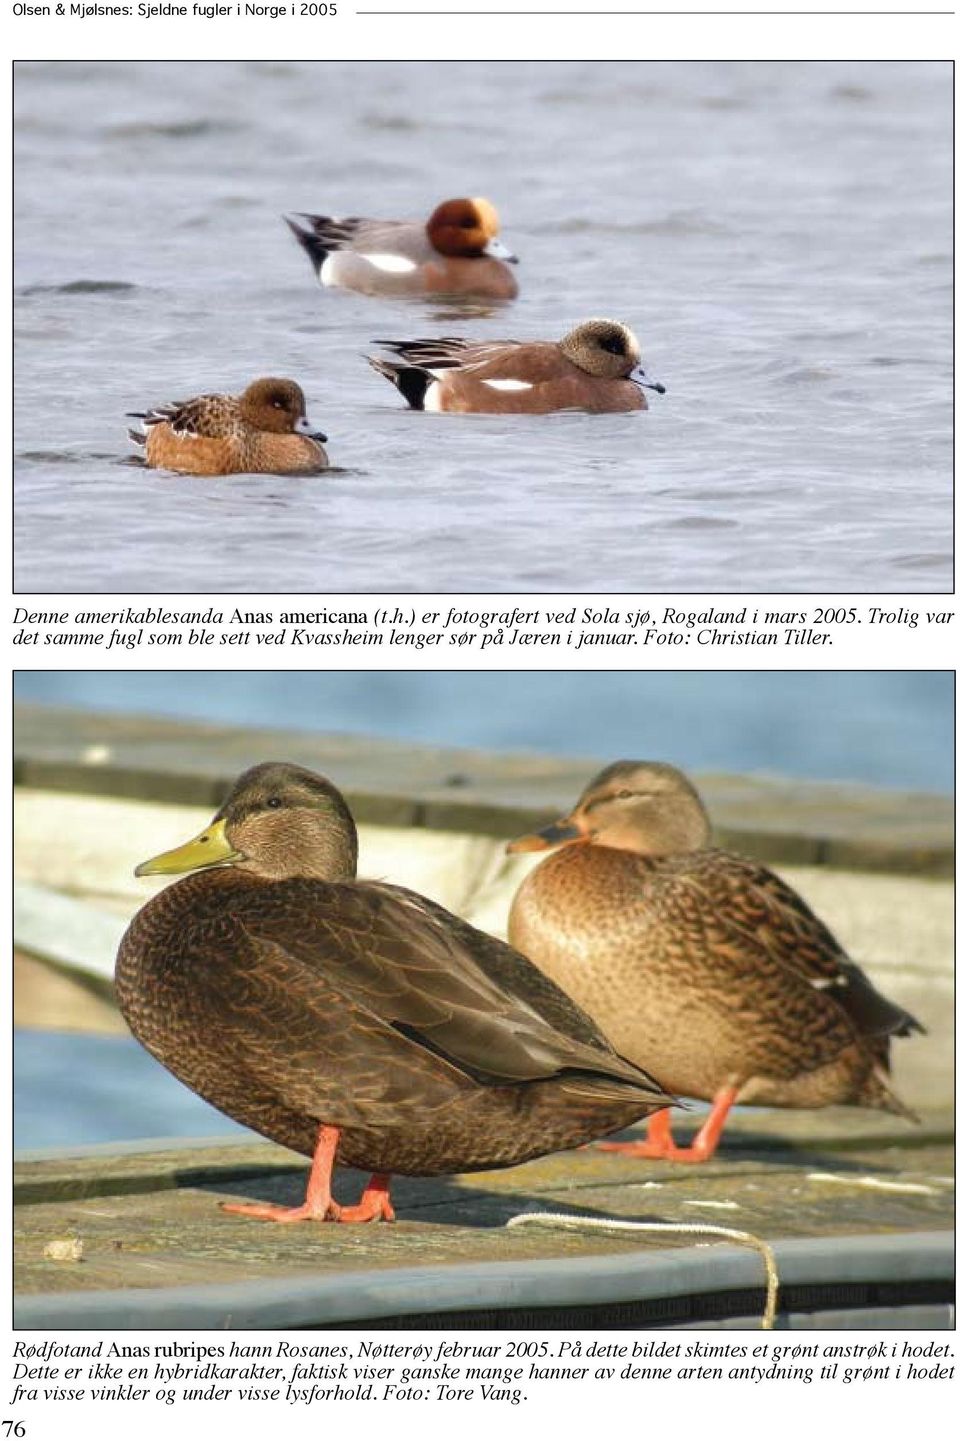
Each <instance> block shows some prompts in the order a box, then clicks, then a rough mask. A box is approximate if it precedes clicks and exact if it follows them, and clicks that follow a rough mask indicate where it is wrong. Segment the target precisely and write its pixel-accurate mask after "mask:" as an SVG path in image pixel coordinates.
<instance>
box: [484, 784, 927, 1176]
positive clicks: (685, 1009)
mask: <svg viewBox="0 0 960 1441" xmlns="http://www.w3.org/2000/svg"><path fill="white" fill-rule="evenodd" d="M508 850H510V851H537V850H552V851H553V852H554V854H553V855H551V856H549V857H548V858H547V859H546V860H544V861H543V862H542V863H541V864H540V865H539V866H538V867H537V868H536V870H534V871H532V872H531V873H530V875H529V876H527V878H526V880H525V881H524V882H523V884H522V885H521V886H520V888H519V890H518V892H517V895H516V897H515V899H514V902H513V907H512V909H511V913H510V925H509V938H510V944H511V945H513V946H515V947H516V948H517V950H520V951H522V952H523V953H524V954H525V955H527V956H529V957H530V958H531V960H533V961H535V962H536V964H537V965H538V966H539V967H540V968H541V970H543V971H545V972H546V973H547V975H548V976H550V977H551V979H552V980H554V981H556V983H557V984H558V985H559V986H562V988H563V989H564V990H565V991H566V992H567V993H568V994H569V995H570V996H572V997H573V998H574V1000H575V1001H576V1002H577V1003H578V1004H579V1005H581V1006H582V1007H583V1009H584V1010H585V1011H586V1012H587V1013H588V1014H589V1015H591V1016H592V1017H593V1018H594V1020H595V1021H596V1022H597V1024H598V1025H599V1026H600V1027H601V1029H602V1030H603V1031H604V1033H605V1034H606V1035H607V1036H608V1037H609V1038H610V1040H611V1042H612V1043H613V1045H614V1046H615V1047H616V1049H617V1050H618V1051H619V1052H621V1053H622V1054H623V1055H625V1056H628V1057H634V1058H635V1057H640V1056H642V1057H643V1062H644V1065H649V1066H650V1067H651V1069H652V1070H653V1071H654V1073H655V1074H656V1075H657V1076H659V1077H660V1079H661V1080H662V1082H663V1084H664V1085H665V1086H666V1087H667V1089H668V1090H670V1091H671V1092H673V1093H675V1094H676V1095H679V1096H692V1097H696V1098H697V1099H699V1100H705V1101H711V1102H712V1108H711V1111H710V1114H709V1116H708V1117H707V1119H706V1121H705V1122H704V1124H703V1126H702V1127H701V1128H700V1130H699V1131H698V1133H697V1135H696V1137H695V1138H694V1140H693V1143H692V1145H691V1146H689V1147H681V1146H678V1145H676V1143H675V1142H674V1141H673V1138H672V1136H671V1133H670V1117H669V1113H668V1112H667V1111H662V1112H658V1114H657V1115H655V1116H654V1117H653V1119H652V1120H651V1123H650V1127H649V1130H648V1136H647V1139H646V1140H645V1141H633V1142H609V1143H605V1147H604V1148H605V1149H610V1150H620V1151H624V1152H626V1153H627V1154H632V1155H636V1156H652V1157H662V1158H669V1159H671V1160H675V1161H687V1162H696V1161H705V1160H707V1159H708V1158H709V1157H710V1156H711V1155H712V1154H713V1152H714V1150H715V1149H716V1146H717V1142H718V1141H719V1139H720V1134H721V1132H722V1130H723V1126H724V1123H725V1121H726V1118H727V1114H728V1112H729V1110H730V1108H731V1106H732V1105H733V1104H734V1102H737V1101H740V1102H744V1103H747V1104H751V1103H752V1104H755V1105H761V1106H796V1107H805V1106H811V1107H814V1106H827V1105H836V1104H840V1105H850V1106H866V1107H875V1108H877V1109H879V1110H884V1111H892V1112H893V1113H894V1114H895V1115H901V1116H907V1117H910V1116H911V1113H910V1112H909V1111H908V1110H907V1108H906V1107H905V1106H904V1105H903V1104H902V1103H901V1102H900V1101H899V1100H898V1099H897V1097H896V1096H895V1095H894V1094H893V1092H892V1091H891V1089H890V1086H889V1076H890V1038H891V1037H892V1036H907V1035H909V1034H910V1033H911V1031H917V1030H919V1031H922V1030H923V1027H922V1026H921V1025H919V1023H918V1022H917V1021H916V1020H914V1018H913V1017H912V1016H910V1015H908V1013H907V1012H906V1011H904V1010H901V1008H900V1007H899V1006H897V1005H894V1004H893V1002H891V1001H888V1000H886V999H885V997H883V996H881V995H880V993H879V992H878V991H876V990H875V989H874V987H873V986H872V985H871V983H870V981H869V980H868V978H867V977H866V976H865V975H864V973H863V971H862V970H861V969H860V968H859V966H856V965H855V964H854V963H853V961H851V960H850V959H849V957H848V956H846V955H845V953H844V951H843V949H842V948H841V946H840V945H839V943H838V942H837V941H836V940H835V939H834V937H833V936H832V935H831V933H830V932H829V930H828V929H827V927H826V926H825V925H824V924H823V922H822V921H820V920H819V919H818V918H817V916H815V915H814V914H813V912H812V911H811V910H810V908H809V906H807V905H806V904H805V902H804V901H803V900H802V899H801V898H800V896H798V895H797V893H796V892H795V891H794V890H792V889H791V887H790V886H788V885H787V884H786V882H785V881H783V880H781V879H780V877H779V876H777V875H775V874H774V873H773V872H772V871H769V870H767V869H766V868H765V867H764V866H762V865H758V864H757V863H756V862H754V861H750V860H747V859H745V858H744V857H742V856H737V855H733V854H731V853H730V852H729V851H724V850H720V849H717V848H716V847H714V846H711V844H710V822H709V819H708V817H707V813H706V810H705V809H704V806H703V803H702V801H701V799H700V796H699V795H698V794H697V791H696V790H695V789H694V787H693V786H692V785H691V783H690V781H689V780H688V779H687V777H686V776H685V775H684V774H683V773H682V772H681V771H679V770H676V769H675V768H674V767H673V766H669V765H662V764H659V763H657V762H652V761H617V762H615V763H614V764H613V765H610V766H607V768H606V769H605V770H602V771H601V772H600V774H599V775H598V776H596V777H595V778H594V779H593V780H592V781H591V782H590V784H589V785H588V786H587V788H586V790H585V791H584V792H583V794H582V795H581V796H580V799H579V800H578V801H577V804H576V805H575V807H574V808H573V811H572V812H571V813H570V815H569V816H567V817H566V818H565V819H563V820H560V821H557V822H556V823H555V824H553V825H548V826H546V827H544V829H543V830H541V831H537V832H536V833H534V834H532V835H527V836H523V837H521V838H520V839H519V840H515V841H513V842H512V843H511V844H510V846H509V847H508Z"/></svg>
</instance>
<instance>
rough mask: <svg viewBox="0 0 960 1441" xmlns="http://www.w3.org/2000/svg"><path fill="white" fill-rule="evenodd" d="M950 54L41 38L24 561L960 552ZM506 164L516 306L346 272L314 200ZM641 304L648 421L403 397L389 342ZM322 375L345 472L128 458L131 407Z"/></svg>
mask: <svg viewBox="0 0 960 1441" xmlns="http://www.w3.org/2000/svg"><path fill="white" fill-rule="evenodd" d="M951 86H952V80H951V72H950V66H949V65H948V64H946V63H942V64H941V63H926V62H919V61H917V62H914V61H910V62H902V63H901V62H896V63H893V62H888V63H884V62H856V61H843V62H809V63H794V62H783V63H758V62H742V63H733V62H721V61H710V62H679V61H678V62H649V63H627V62H623V63H619V62H618V63H610V64H598V63H595V62H589V63H588V62H565V63H532V62H515V63H509V62H507V63H496V64H486V63H480V62H462V63H461V62H454V63H430V64H426V63H406V62H388V63H371V62H349V63H348V62H328V63H323V62H320V63H315V62H306V61H305V62H297V63H293V62H291V63H275V62H263V63H260V62H253V61H250V62H223V63H200V62H197V63H184V62H177V63H163V62H146V61H144V62H136V63H126V62H121V63H109V62H105V63H86V62H84V63H76V64H47V63H32V62H31V63H24V64H20V65H18V66H17V67H16V90H15V103H16V233H15V238H16V432H15V497H16V585H17V588H18V589H19V590H21V591H64V592H69V591H91V592H110V591H131V592H132V591H146V592H165V591H186V592H195V591H221V592H223V591H244V592H259V591H328V592H332V591H358V590H359V591H412V592H424V591H434V590H445V591H456V592H459V591H578V592H584V591H592V592H601V591H618V590H619V591H651V590H660V591H666V590H678V591H688V590H695V591H696V590H704V591H714V590H716V591H725V590H729V591H750V590H761V591H795V590H808V591H809V590H823V591H827V590H840V591H855V590H865V591H883V590H886V591H898V592H907V591H934V590H941V591H942V590H945V589H949V587H950V584H951V551H950V530H951V525H950V514H951V511H950V506H951V473H952V462H951V363H952V338H951V316H952V298H951V282H952V260H951V246H952V235H951V205H952V201H951V190H952V159H951V143H952V142H951V126H952V90H951ZM458 194H485V195H488V196H490V197H491V198H492V199H493V200H494V201H495V202H496V204H497V205H498V206H499V208H500V211H501V216H502V221H503V234H504V238H505V239H506V240H507V241H508V243H509V244H510V245H511V246H512V247H513V248H514V249H515V250H516V251H517V252H518V253H519V254H520V256H521V264H520V266H519V268H518V278H519V280H520V283H521V287H522V289H521V294H520V297H519V299H518V300H517V301H515V302H514V303H513V304H511V305H509V306H506V307H504V308H501V309H500V310H499V311H497V312H491V311H487V312H484V311H482V310H478V309H477V308H476V307H474V308H473V309H472V310H471V308H469V307H466V306H463V305H460V306H455V305H453V304H447V305H438V304H436V303H433V302H431V303H425V302H423V301H400V300H379V299H371V298H368V297H365V296H357V295H353V294H350V293H347V292H334V291H322V290H321V289H320V288H319V287H318V286H317V284H316V282H315V280H314V276H313V272H312V269H311V267H310V265H309V263H308V262H307V260H306V258H305V256H304V255H303V254H302V253H301V252H300V250H299V249H298V247H297V246H296V244H295V243H294V241H293V239H292V237H291V236H290V234H289V232H288V231H287V229H286V227H285V225H284V224H283V221H282V219H281V216H282V213H283V212H284V211H295V210H308V211H310V210H313V211H319V212H332V213H339V214H361V215H363V214H367V215H374V216H385V217H419V218H425V217H426V215H427V214H428V213H429V211H430V210H431V209H432V207H433V205H434V204H435V203H436V202H437V201H438V200H440V199H442V198H444V197H447V196H451V195H458ZM593 315H609V316H614V317H616V318H619V319H622V320H624V321H626V322H627V323H628V324H630V325H631V326H632V327H633V328H634V329H635V330H636V331H637V332H638V334H639V336H640V338H641V342H642V344H643V347H644V361H645V365H646V368H647V370H648V372H649V373H650V374H651V375H652V376H654V377H655V378H657V379H659V380H661V381H662V382H663V383H664V384H665V385H666V386H667V394H666V395H665V396H662V397H661V396H652V397H651V400H650V409H649V411H648V412H646V413H642V414H629V415H613V416H590V415H583V414H578V413H565V414H561V415H555V416H550V417H485V416H476V417H473V416H467V417H464V416H431V415H422V414H414V413H411V412H408V411H405V410H404V408H403V406H402V403H401V401H400V399H399V397H398V396H397V394H396V392H395V391H393V389H392V388H390V387H388V386H387V385H386V383H385V382H384V381H383V380H382V379H381V378H380V377H379V376H377V375H375V374H374V372H373V371H372V370H370V369H369V368H368V367H367V366H366V364H365V362H364V359H363V357H364V354H365V352H366V351H367V350H368V349H369V347H370V345H371V342H372V341H373V340H375V339H376V338H380V337H388V338H390V337H399V338H409V337H411V336H419V335H431V334H433V335H436V334H466V335H470V336H476V337H487V338H489V337H499V336H504V335H506V336H514V337H518V338H525V337H526V338H541V337H559V336H560V335H561V334H562V333H563V332H564V331H565V330H566V329H568V328H569V327H570V326H572V325H573V324H575V323H576V322H577V321H579V320H582V319H585V318H587V317H589V316H593ZM264 374H287V375H292V376H294V377H295V378H297V379H299V380H300V382H301V383H302V384H303V386H304V389H305V391H306V393H307V397H308V402H309V411H310V416H311V419H312V420H313V421H314V423H315V424H316V425H318V426H319V427H320V428H322V429H323V430H325V431H327V432H328V434H329V437H330V441H329V450H330V454H331V457H332V460H333V462H334V464H335V465H336V467H337V469H336V471H335V472H333V473H331V474H330V475H329V476H327V477H324V478H320V479H311V480H293V479H282V478H277V477H263V476H261V477H256V476H248V477H240V478H235V479H226V480H222V479H218V480H200V479H194V478H185V477H175V476H171V475H167V474H163V473H158V472H150V471H144V470H140V469H137V468H133V467H131V466H129V465H128V464H125V463H124V457H125V455H127V454H128V453H129V452H130V449H131V447H130V446H129V445H128V443H127V441H126V438H125V430H126V422H125V420H124V412H126V411H128V410H142V409H144V408H145V407H147V406H150V405H153V404H157V403H160V402H163V401H165V400H170V399H180V398H184V397H186V396H189V395H191V394H194V393H197V392H201V391H204V390H211V389H228V390H239V389H242V387H243V386H244V385H245V384H246V383H247V382H248V381H249V380H250V379H252V378H253V377H255V376H257V375H264Z"/></svg>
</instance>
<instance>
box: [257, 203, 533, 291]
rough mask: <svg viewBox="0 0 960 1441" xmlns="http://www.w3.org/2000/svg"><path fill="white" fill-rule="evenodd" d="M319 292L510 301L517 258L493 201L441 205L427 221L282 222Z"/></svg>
mask: <svg viewBox="0 0 960 1441" xmlns="http://www.w3.org/2000/svg"><path fill="white" fill-rule="evenodd" d="M284 219H285V220H286V222H287V224H288V225H289V227H290V229H291V230H292V231H293V233H294V235H295V236H296V238H297V240H298V241H299V243H300V244H301V245H302V247H303V249H304V250H305V251H306V253H307V255H308V256H309V257H310V260H311V261H312V262H313V267H314V270H315V271H316V273H317V279H318V280H319V281H320V284H321V285H327V286H335V287H340V288H342V289H346V290H357V291H359V292H360V293H361V294H363V295H400V296H402V295H470V296H474V297H477V298H480V299H486V300H512V299H513V298H514V296H515V295H516V294H517V292H518V286H517V282H516V279H515V278H514V275H513V273H512V271H511V269H510V266H512V265H516V264H517V257H516V255H514V254H513V252H512V251H511V250H510V249H508V247H507V246H506V245H504V243H503V241H502V240H501V239H500V217H499V216H498V214H497V211H496V209H495V207H494V206H493V205H492V204H491V203H490V201H489V200H484V199H482V198H475V199H456V200H444V201H443V202H442V203H441V204H440V205H438V206H437V208H436V209H435V210H434V211H433V214H432V215H431V216H430V218H429V219H428V220H427V221H426V222H425V223H424V222H423V221H404V220H364V219H361V218H359V217H357V216H347V217H342V218H341V217H339V216H334V215H304V214H298V215H295V216H290V215H285V216H284Z"/></svg>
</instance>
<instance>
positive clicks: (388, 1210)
mask: <svg viewBox="0 0 960 1441" xmlns="http://www.w3.org/2000/svg"><path fill="white" fill-rule="evenodd" d="M336 1219H337V1220H338V1221H341V1222H343V1221H395V1220H396V1219H397V1217H396V1213H395V1212H394V1209H393V1207H392V1206H391V1204H390V1177H389V1176H387V1175H384V1173H383V1172H382V1171H377V1172H376V1173H375V1174H374V1175H373V1176H371V1177H370V1180H369V1181H368V1182H367V1186H366V1189H365V1190H364V1193H363V1195H362V1196H361V1197H360V1200H359V1201H358V1202H357V1204H356V1205H355V1206H341V1207H340V1214H339V1216H337V1218H336Z"/></svg>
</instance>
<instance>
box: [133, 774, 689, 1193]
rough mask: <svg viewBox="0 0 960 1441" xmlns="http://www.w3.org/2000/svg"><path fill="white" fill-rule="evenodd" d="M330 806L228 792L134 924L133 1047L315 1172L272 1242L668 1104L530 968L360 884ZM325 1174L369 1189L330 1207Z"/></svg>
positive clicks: (246, 777) (350, 840)
mask: <svg viewBox="0 0 960 1441" xmlns="http://www.w3.org/2000/svg"><path fill="white" fill-rule="evenodd" d="M356 867H357V832H356V827H355V826H354V822H353V818H352V816H351V814H350V812H349V810H348V808H347V805H346V803H345V801H344V799H343V797H342V796H341V795H340V792H339V791H338V790H337V789H336V788H335V787H334V786H333V785H331V783H330V782H329V781H327V780H324V779H323V778H322V777H320V776H316V775H313V774H311V773H310V772H309V771H306V770H301V769H300V768H299V767H297V766H292V765H283V764H277V763H273V764H266V765H259V766H255V767H254V768H253V769H252V770H249V771H246V772H245V773H244V774H243V775H242V776H240V778H239V780H238V781H237V782H236V784H235V786H234V788H233V790H232V791H231V793H230V795H229V796H228V798H227V800H226V802H225V804H224V805H223V806H222V807H221V809H220V810H219V811H218V812H217V814H216V816H215V817H214V819H213V821H212V822H211V824H210V826H209V827H208V828H207V829H206V830H205V831H203V832H202V834H201V835H199V836H197V838H196V839H195V840H192V841H189V842H188V843H187V844H186V845H183V846H181V847H179V848H178V849H177V850H173V851H167V852H165V853H164V854H163V855H160V856H157V857H156V858H155V859H153V860H151V861H147V862H145V863H144V864H143V865H141V866H139V867H138V869H137V874H138V875H166V874H178V873H180V872H184V871H192V872H197V874H193V875H189V876H187V877H186V878H185V879H184V880H181V881H178V882H177V883H176V884H174V885H172V886H168V887H167V888H166V889H165V890H163V891H161V892H160V894H159V895H157V896H156V897H155V898H154V899H153V900H151V901H148V902H147V904H146V905H145V906H144V907H143V909H142V910H141V911H140V912H139V913H138V914H137V915H136V916H135V917H134V919H133V921H132V922H131V925H130V928H129V930H128V931H127V933H126V935H125V936H124V938H123V941H122V942H121V945H120V951H119V955H118V957H117V977H116V979H117V996H118V1000H119V1003H120V1009H121V1010H122V1012H123V1014H124V1016H125V1018H126V1020H127V1023H128V1025H129V1026H130V1029H131V1030H132V1031H133V1033H134V1035H135V1036H136V1037H137V1038H138V1040H140V1041H141V1042H142V1044H143V1045H144V1046H146V1048H147V1050H148V1051H150V1052H151V1053H152V1054H153V1055H154V1056H156V1058H157V1059H158V1060H159V1061H160V1062H161V1063H162V1064H163V1065H164V1066H166V1067H167V1069H168V1070H170V1071H172V1072H173V1074H174V1075H175V1076H177V1077H179V1079H180V1080H181V1081H183V1082H184V1083H185V1084H186V1085H187V1086H189V1087H190V1088H191V1089H192V1090H194V1091H196V1092H197V1093H198V1094H199V1095H201V1096H203V1097H204V1098H205V1099H206V1100H207V1101H209V1102H210V1103H211V1104H212V1105H214V1106H216V1107H217V1108H218V1109H219V1110H221V1111H223V1112H225V1113H226V1114H227V1115H228V1116H232V1117H233V1118H234V1120H236V1121H239V1122H241V1123H242V1124H243V1125H245V1126H250V1127H252V1129H253V1130H255V1131H259V1132H260V1133H261V1134H262V1135H264V1136H268V1137H270V1139H271V1140H274V1141H278V1142H279V1143H280V1144H281V1145H283V1146H289V1147H290V1148H292V1149H293V1150H295V1151H300V1152H302V1153H303V1154H304V1155H306V1156H312V1157H313V1166H312V1169H311V1172H310V1178H309V1182H308V1185H307V1194H306V1199H305V1201H304V1203H303V1205H301V1206H294V1207H282V1206H269V1205H259V1204H251V1205H239V1204H238V1205H233V1204H230V1205H228V1206H226V1207H225V1208H224V1209H226V1210H228V1211H233V1212H238V1213H240V1214H241V1215H246V1216H254V1217H258V1218H261V1219H268V1220H274V1221H300V1220H315V1221H323V1220H328V1221H367V1220H373V1219H376V1218H380V1217H382V1218H383V1219H385V1220H392V1219H393V1209H392V1207H391V1204H390V1196H389V1184H390V1176H391V1175H392V1174H393V1173H395V1172H400V1173H401V1174H404V1175H417V1176H430V1175H446V1174H450V1173H453V1172H457V1171H477V1170H486V1169H490V1168H494V1167H500V1166H511V1165H515V1164H517V1163H518V1162H521V1161H526V1160H529V1159H531V1158H532V1157H534V1156H541V1155H544V1154H545V1153H547V1152H549V1151H557V1150H562V1149H564V1148H566V1147H572V1146H577V1145H580V1144H582V1143H583V1142H585V1141H588V1140H592V1139H594V1138H596V1137H597V1136H602V1135H608V1134H609V1133H610V1132H612V1131H616V1130H619V1129H620V1128H621V1127H623V1126H626V1125H629V1124H631V1123H632V1122H633V1121H636V1120H639V1119H641V1118H643V1117H646V1116H648V1115H650V1114H651V1113H652V1112H653V1111H655V1110H657V1109H659V1108H660V1107H661V1106H664V1105H669V1104H670V1102H671V1100H672V1098H671V1097H670V1096H668V1095H667V1094H666V1092H665V1091H663V1090H662V1088H661V1087H660V1086H659V1085H658V1084H657V1082H656V1081H654V1080H653V1079H652V1078H651V1077H650V1076H648V1075H647V1074H646V1073H645V1072H644V1071H641V1070H640V1069H638V1068H637V1067H636V1066H634V1065H633V1064H631V1063H630V1062H628V1061H626V1060H624V1059H623V1058H622V1057H620V1056H618V1055H617V1054H616V1052H615V1051H614V1050H613V1049H612V1048H611V1046H610V1044H609V1042H608V1041H607V1040H606V1038H605V1037H604V1036H603V1035H602V1034H601V1032H600V1031H599V1029H598V1028H597V1026H596V1025H595V1024H594V1022H593V1021H591V1020H590V1019H589V1018H588V1017H587V1016H586V1015H584V1014H583V1012H582V1011H580V1009H579V1008H578V1007H577V1006H576V1005H574V1004H573V1002H572V1001H570V1000H569V998H568V997H567V996H565V995H564V994H563V992H562V991H561V990H560V989H559V988H558V987H557V986H556V985H554V983H553V982H552V981H550V980H548V979H547V978H546V977H545V976H543V975H542V974H541V973H540V971H538V970H537V968H536V967H535V966H534V965H533V964H532V963H531V962H530V961H528V960H527V959H526V958H525V957H524V956H522V955H518V954H517V952H516V951H513V950H511V949H510V947H509V946H507V945H505V944H504V943H503V942H502V941H497V940H494V939H493V938H492V937H491V936H487V935H484V934H483V933H482V932H481V931H477V930H474V928H473V927H472V926H470V925H468V924H467V923H466V922H465V921H462V920H459V919H458V918H457V917H456V916H453V915H451V914H450V913H449V912H448V911H445V910H444V909H443V908H442V907H441V906H439V905H436V904H435V903H434V902H432V901H430V900H427V899H426V898H425V897H423V896H420V895H417V894H416V893H414V892H413V891H408V890H403V889H402V888H401V887H399V886H390V885H382V884H378V883H374V882H370V881H358V880H357V878H356ZM335 1156H336V1157H337V1158H338V1159H339V1160H341V1161H343V1162H344V1163H346V1164H347V1165H350V1166H356V1167H358V1168H359V1169H361V1170H365V1171H370V1172H372V1173H373V1176H372V1180H371V1182H370V1183H369V1185H368V1186H367V1188H366V1190H365V1191H364V1193H363V1196H362V1198H361V1200H360V1203H359V1205H356V1206H339V1205H337V1203H336V1202H335V1201H334V1200H333V1198H332V1195H331V1173H332V1169H333V1163H334V1158H335Z"/></svg>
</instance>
